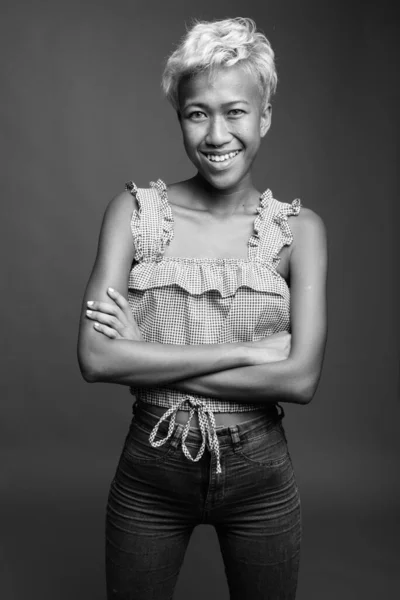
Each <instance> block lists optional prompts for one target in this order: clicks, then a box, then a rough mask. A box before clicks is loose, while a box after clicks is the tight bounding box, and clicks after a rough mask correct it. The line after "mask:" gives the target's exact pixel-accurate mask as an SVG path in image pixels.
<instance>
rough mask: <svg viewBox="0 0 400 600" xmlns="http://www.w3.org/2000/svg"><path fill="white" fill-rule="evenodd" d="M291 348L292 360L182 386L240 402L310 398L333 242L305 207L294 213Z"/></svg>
mask: <svg viewBox="0 0 400 600" xmlns="http://www.w3.org/2000/svg"><path fill="white" fill-rule="evenodd" d="M291 227H292V232H293V237H294V241H293V243H292V246H291V254H290V284H291V285H290V289H291V324H292V338H291V351H290V354H289V356H288V358H287V359H286V360H282V361H279V362H268V363H266V364H262V365H256V366H247V367H243V368H237V369H231V370H230V371H229V372H228V371H222V372H219V373H214V374H211V375H206V376H202V377H196V378H191V379H187V380H185V381H181V382H177V383H175V384H173V385H172V386H168V387H173V388H174V389H176V390H179V391H182V392H185V393H191V394H199V395H204V396H209V397H210V396H211V397H216V398H220V399H222V400H237V401H240V402H251V403H253V402H260V403H261V404H262V403H265V402H276V401H287V402H294V403H299V404H305V403H307V402H309V401H310V400H311V399H312V397H313V395H314V393H315V390H316V388H317V385H318V381H319V378H320V373H321V369H322V362H323V356H324V350H325V343H326V335H327V322H326V312H327V309H326V274H327V243H326V232H325V227H324V225H323V222H322V220H321V219H320V218H319V217H318V216H317V215H316V214H315V213H313V212H312V211H310V210H306V209H303V210H302V211H301V213H300V214H299V216H298V217H296V218H292V219H291Z"/></svg>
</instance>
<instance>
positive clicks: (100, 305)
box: [78, 193, 327, 404]
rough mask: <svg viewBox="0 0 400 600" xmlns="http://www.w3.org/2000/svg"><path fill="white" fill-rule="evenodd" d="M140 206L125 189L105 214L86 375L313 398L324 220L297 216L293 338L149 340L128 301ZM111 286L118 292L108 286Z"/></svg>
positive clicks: (322, 331)
mask: <svg viewBox="0 0 400 600" xmlns="http://www.w3.org/2000/svg"><path fill="white" fill-rule="evenodd" d="M133 208H134V205H133V198H132V196H131V195H130V194H128V193H123V194H120V195H119V196H117V197H116V198H114V200H112V201H111V203H110V204H109V206H108V208H107V210H106V213H105V216H104V220H103V224H102V228H101V233H100V239H99V245H98V252H97V256H96V261H95V265H94V268H93V271H92V274H91V276H90V279H89V283H88V285H87V288H86V292H85V296H84V300H83V306H82V314H81V320H80V331H79V340H78V360H79V364H80V368H81V372H82V375H83V377H84V378H85V379H86V380H87V381H90V382H95V381H103V382H112V383H120V384H123V385H129V386H134V387H146V386H150V387H154V386H165V387H169V388H173V389H177V390H180V391H182V392H185V393H192V394H200V395H204V396H212V397H217V398H220V399H229V400H230V401H234V400H237V401H240V402H246V401H247V402H260V403H261V404H262V403H265V402H271V401H274V402H276V401H277V400H283V401H288V402H295V403H307V402H309V401H310V400H311V398H312V396H313V394H314V392H315V389H316V387H317V384H318V380H319V377H320V372H321V367H322V361H323V354H324V348H325V341H326V293H325V286H326V268H327V253H326V235H325V229H324V226H323V224H322V221H321V219H320V218H319V217H318V216H317V215H315V213H313V212H312V211H307V210H306V209H303V210H302V212H301V213H300V215H299V216H298V217H296V218H295V219H292V221H293V226H292V231H293V235H294V241H293V243H292V246H291V247H290V248H291V255H290V281H291V323H292V334H291V337H290V336H289V335H288V334H278V335H276V336H269V338H265V339H264V340H262V341H260V342H250V343H233V344H204V345H194V346H188V345H182V346H179V345H174V344H171V345H169V344H157V343H148V342H144V341H143V339H142V337H141V334H140V331H139V329H138V327H137V325H136V323H135V322H134V319H133V317H132V314H131V311H130V309H129V305H128V303H127V301H126V297H127V292H128V290H127V281H128V275H129V271H130V268H131V265H132V261H133V259H134V246H133V240H132V235H131V232H130V219H131V215H132V209H133ZM291 225H292V223H291ZM110 286H112V288H113V289H114V290H118V291H114V292H113V291H108V289H109V287H110ZM88 301H89V302H90V301H92V304H91V305H88V304H87V303H88ZM87 310H89V311H91V312H90V313H89V314H88V313H87ZM289 343H290V346H289ZM289 350H290V351H289Z"/></svg>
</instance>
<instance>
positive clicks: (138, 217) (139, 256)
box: [125, 181, 144, 262]
mask: <svg viewBox="0 0 400 600" xmlns="http://www.w3.org/2000/svg"><path fill="white" fill-rule="evenodd" d="M125 190H126V191H127V192H129V193H130V194H131V195H132V196H133V197H134V198H135V199H136V202H137V205H138V208H137V209H135V210H134V211H133V213H132V218H131V232H132V236H133V241H134V244H135V250H136V252H135V260H136V261H138V262H141V261H142V260H143V257H144V251H143V240H142V231H141V227H140V224H141V221H142V201H141V197H140V194H139V191H138V188H137V186H136V184H135V183H134V182H133V181H128V182H127V183H126V184H125Z"/></svg>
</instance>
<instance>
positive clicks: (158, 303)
mask: <svg viewBox="0 0 400 600" xmlns="http://www.w3.org/2000/svg"><path fill="white" fill-rule="evenodd" d="M126 189H127V190H129V191H130V193H131V194H132V195H133V196H134V197H135V198H136V200H137V204H138V209H137V210H134V211H133V214H132V220H131V231H132V235H133V240H134V245H135V250H136V252H135V261H134V263H133V265H132V269H131V271H130V275H129V285H128V301H129V305H130V307H131V310H132V313H133V315H134V317H135V320H136V322H137V324H138V326H139V328H140V331H141V333H142V335H143V338H144V340H145V341H147V342H160V343H164V344H217V343H220V344H221V343H228V342H239V341H256V340H259V339H262V338H264V337H266V336H268V335H271V334H273V333H277V332H279V331H290V293H289V288H288V286H287V284H286V281H285V280H284V279H283V277H282V276H281V275H279V273H278V272H277V270H276V268H277V265H278V263H279V256H278V253H279V251H280V250H281V248H282V247H283V246H284V245H290V244H291V243H292V240H293V236H292V233H291V231H290V228H289V223H288V216H290V215H297V214H298V213H299V211H300V206H301V204H300V200H299V199H296V200H293V202H292V203H291V204H287V203H283V202H279V201H278V200H275V199H274V198H273V196H272V192H271V191H270V190H266V191H265V192H264V193H263V194H262V195H261V197H260V203H259V206H258V208H257V214H256V216H255V220H254V231H253V234H252V235H251V237H250V239H249V240H248V244H247V247H248V256H247V259H237V258H185V257H175V256H171V257H170V256H164V250H165V247H166V246H167V245H168V244H170V242H171V240H172V239H173V236H174V218H173V213H172V209H171V206H170V204H169V202H168V195H167V187H166V185H165V183H164V182H163V181H161V180H160V179H159V180H158V181H157V182H155V183H154V182H151V183H150V187H149V188H141V189H138V188H137V187H136V185H135V184H134V183H133V182H132V181H131V182H129V183H127V184H126ZM131 393H132V394H134V395H135V396H136V398H137V399H140V400H142V401H144V402H147V403H149V404H153V405H156V406H161V407H165V408H166V409H167V410H166V412H165V413H164V414H163V416H162V417H161V418H160V420H159V421H158V423H157V424H156V426H155V427H154V429H153V431H152V432H151V435H150V443H151V444H152V445H153V446H154V447H157V446H160V445H162V444H164V443H165V442H166V441H167V439H169V437H170V436H171V435H172V432H173V429H174V425H175V416H176V412H177V411H178V410H179V409H180V410H187V411H189V413H190V414H189V418H188V421H187V423H186V425H185V429H184V432H183V434H182V450H183V452H184V454H185V456H186V457H187V458H188V459H190V460H192V461H198V460H200V458H201V456H202V455H203V453H204V450H205V447H206V444H207V446H208V448H209V450H210V451H211V452H214V453H215V455H216V459H217V472H218V473H220V472H221V465H220V454H219V446H218V439H217V435H216V431H215V419H214V415H213V412H244V411H250V410H254V409H259V408H260V406H259V405H258V404H255V403H253V404H251V403H246V404H244V403H242V404H241V403H239V402H228V401H225V400H218V399H216V398H207V397H204V396H195V395H188V394H184V393H181V392H178V391H175V390H170V389H167V388H157V387H154V388H131ZM195 412H197V413H198V418H199V425H200V430H201V433H202V444H201V447H200V449H199V452H198V454H197V456H196V457H192V456H191V454H190V453H189V450H188V448H187V446H186V443H185V440H186V437H187V434H188V431H189V427H190V423H191V420H192V417H193V415H194V413H195ZM168 418H169V419H170V421H169V429H168V434H167V436H166V437H165V438H163V439H161V440H157V441H155V437H156V435H157V431H158V427H159V425H160V423H161V422H162V421H163V420H166V419H168Z"/></svg>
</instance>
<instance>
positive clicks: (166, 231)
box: [150, 179, 174, 258]
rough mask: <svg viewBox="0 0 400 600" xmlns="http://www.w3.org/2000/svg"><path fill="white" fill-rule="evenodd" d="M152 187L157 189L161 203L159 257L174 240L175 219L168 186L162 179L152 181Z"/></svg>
mask: <svg viewBox="0 0 400 600" xmlns="http://www.w3.org/2000/svg"><path fill="white" fill-rule="evenodd" d="M150 187H151V188H153V189H155V190H156V191H157V193H158V196H159V198H160V201H161V217H162V233H161V240H160V247H159V250H158V257H159V258H160V257H162V256H163V254H164V250H165V246H168V245H169V244H170V243H171V242H172V240H173V238H174V217H173V214H172V209H171V206H170V204H169V202H168V194H167V186H166V185H165V183H164V182H163V181H162V179H157V181H150Z"/></svg>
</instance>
